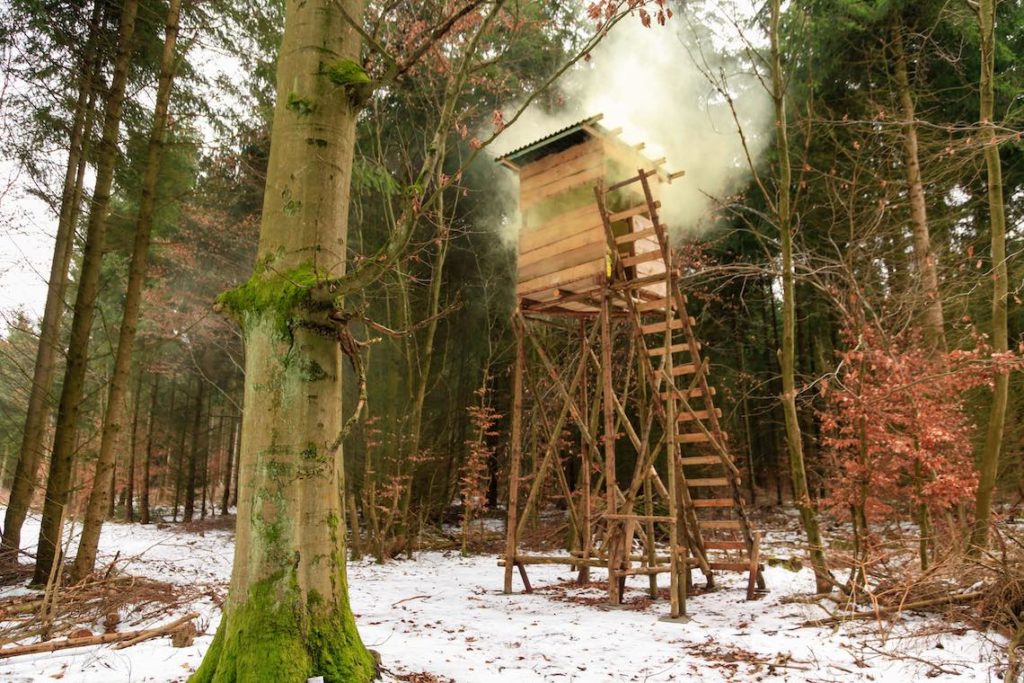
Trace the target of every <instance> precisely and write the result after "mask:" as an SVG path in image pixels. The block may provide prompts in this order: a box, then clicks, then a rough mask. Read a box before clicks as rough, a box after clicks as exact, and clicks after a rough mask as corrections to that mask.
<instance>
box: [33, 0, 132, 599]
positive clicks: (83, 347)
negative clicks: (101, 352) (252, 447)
mask: <svg viewBox="0 0 1024 683" xmlns="http://www.w3.org/2000/svg"><path fill="white" fill-rule="evenodd" d="M138 8H139V3H138V0H125V2H124V5H123V7H122V8H121V24H120V27H119V29H118V43H117V57H115V59H114V73H113V76H112V77H111V79H110V90H109V92H108V94H107V101H106V103H105V104H104V111H103V134H102V136H101V138H100V145H99V149H98V150H97V158H96V186H95V189H94V190H93V195H92V202H91V206H90V210H89V225H88V228H87V231H86V238H85V251H84V253H83V255H82V268H81V271H80V273H79V276H78V294H77V296H76V297H75V308H74V318H73V320H72V323H71V339H70V342H69V344H68V359H67V368H66V370H65V372H64V385H63V388H62V390H61V396H60V405H59V407H58V409H57V429H56V433H55V435H54V439H53V455H52V456H51V457H50V470H49V475H48V477H47V480H46V502H45V504H44V506H43V520H42V524H41V526H40V528H39V544H38V551H37V554H36V569H35V574H34V575H33V583H36V584H43V583H46V581H47V579H48V578H49V576H50V569H51V567H52V566H53V562H54V559H55V557H56V554H57V548H58V546H59V544H60V538H61V528H62V526H63V519H64V506H65V505H67V501H68V495H69V494H70V486H71V473H72V469H73V465H74V462H73V461H74V453H75V446H76V442H77V439H76V435H77V431H78V430H77V426H78V415H79V411H80V410H81V406H82V397H83V394H84V392H85V371H86V365H87V364H88V360H89V336H90V334H91V332H92V320H93V314H94V313H95V311H96V297H97V295H98V294H99V283H100V269H101V266H102V265H103V249H104V246H105V242H106V233H107V214H108V211H109V207H110V192H111V188H112V187H113V183H114V166H115V164H116V162H117V137H118V131H119V130H120V127H121V110H122V105H123V104H124V89H125V83H126V82H127V80H128V66H129V63H130V61H131V55H132V44H133V42H134V40H133V38H134V34H135V18H136V15H137V13H138Z"/></svg>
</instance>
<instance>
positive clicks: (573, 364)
mask: <svg viewBox="0 0 1024 683" xmlns="http://www.w3.org/2000/svg"><path fill="white" fill-rule="evenodd" d="M600 120H601V117H600V116H595V117H592V118H589V119H584V120H583V121H580V122H578V123H575V124H573V125H570V126H567V127H565V128H563V129H561V130H559V131H556V132H555V133H552V134H550V135H548V136H547V137H544V138H542V139H540V140H538V141H536V142H534V143H532V144H530V145H526V146H525V147H521V148H519V149H516V150H513V151H511V152H508V153H506V154H505V155H504V156H502V157H501V158H499V159H498V161H499V162H500V163H501V164H503V165H504V166H506V167H508V168H510V169H512V170H513V171H515V172H516V173H518V175H519V201H520V213H521V216H522V225H521V228H520V232H519V258H518V268H517V278H516V298H517V302H518V305H517V307H516V312H515V314H514V315H515V319H514V325H513V327H514V329H515V334H516V346H517V351H516V365H515V376H514V384H513V393H514V396H513V412H512V427H511V429H512V434H511V445H510V449H509V453H510V459H509V473H508V523H507V527H506V528H507V537H506V547H505V554H504V558H503V561H502V562H503V564H504V567H505V584H504V588H505V592H506V593H510V592H512V579H513V569H518V571H519V574H520V576H521V578H522V581H523V584H524V588H525V590H526V591H527V592H529V591H530V590H532V589H531V586H530V582H529V577H528V574H527V570H526V567H527V566H529V565H531V564H567V565H571V566H572V567H574V568H576V569H578V570H579V575H578V579H579V581H580V582H586V581H589V574H590V568H591V567H604V568H606V569H607V571H608V600H609V602H610V603H611V604H620V603H621V601H622V597H623V593H624V591H625V582H626V579H627V578H628V577H630V576H646V577H648V590H649V591H650V594H651V596H652V597H655V596H657V594H658V580H657V577H658V575H659V574H668V575H669V583H670V586H669V589H670V590H669V595H670V602H671V612H670V615H669V618H678V617H681V616H683V615H684V614H685V613H686V597H687V594H688V592H689V588H690V586H691V581H692V579H691V573H692V570H693V569H700V570H701V572H702V574H703V575H704V577H705V578H706V580H707V582H708V585H709V586H711V585H713V582H714V574H715V572H716V571H742V572H748V574H749V576H748V585H747V597H748V598H753V597H754V595H755V593H756V591H757V590H758V589H759V588H760V589H763V588H764V581H763V578H762V568H761V565H760V560H759V538H758V535H757V534H756V533H755V532H754V531H753V530H751V528H750V526H749V524H748V521H747V515H746V512H745V509H744V501H743V498H742V495H741V484H742V477H741V471H740V469H739V468H738V467H737V466H736V464H735V463H734V462H733V458H732V456H731V454H730V452H729V447H728V440H727V435H726V434H725V433H724V432H723V431H722V429H721V426H720V424H719V418H720V417H721V410H719V409H718V408H717V407H715V404H714V396H715V390H714V388H713V387H712V386H710V384H709V383H708V364H707V361H706V360H704V359H702V357H701V353H700V352H701V344H700V342H699V341H697V339H696V338H695V336H694V331H693V325H694V323H695V321H694V319H693V318H691V317H689V316H688V315H687V313H686V297H685V296H684V295H683V293H682V292H681V291H680V289H679V287H678V286H677V282H678V276H679V268H680V265H679V263H677V260H676V259H677V256H676V254H675V253H674V252H673V250H672V248H671V245H670V244H669V236H668V228H667V226H665V225H664V224H663V223H662V222H661V220H660V219H659V213H658V212H659V209H660V208H661V194H662V193H661V190H662V188H663V187H664V186H665V184H667V183H671V182H672V181H673V180H676V179H678V178H679V177H680V176H681V175H682V173H675V174H670V173H667V172H665V171H663V170H660V167H661V166H662V165H663V163H664V160H663V159H661V160H657V161H652V160H650V159H648V158H647V157H645V156H644V155H643V153H642V150H643V145H633V146H631V145H628V144H626V143H624V142H623V141H622V140H621V139H620V138H619V137H618V133H619V131H617V130H609V129H606V128H604V127H603V126H601V124H600ZM523 494H525V500H522V499H521V495H523ZM545 506H547V507H548V508H554V510H556V511H557V510H564V511H565V512H566V514H567V518H568V522H569V526H570V531H571V533H570V534H569V537H570V542H569V543H568V546H569V547H568V552H567V553H564V554H562V555H529V554H527V553H525V552H521V551H520V542H521V539H522V537H523V534H524V532H525V530H526V527H527V526H528V524H529V523H530V520H532V519H535V518H536V517H537V516H538V515H540V514H543V513H545V512H546V509H545Z"/></svg>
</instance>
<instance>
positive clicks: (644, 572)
mask: <svg viewBox="0 0 1024 683" xmlns="http://www.w3.org/2000/svg"><path fill="white" fill-rule="evenodd" d="M670 571H672V565H670V564H659V565H656V566H654V567H631V568H629V569H619V570H617V571H616V572H615V575H616V576H650V575H651V574H665V573H667V572H670Z"/></svg>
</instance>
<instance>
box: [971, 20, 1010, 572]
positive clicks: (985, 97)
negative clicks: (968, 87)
mask: <svg viewBox="0 0 1024 683" xmlns="http://www.w3.org/2000/svg"><path fill="white" fill-rule="evenodd" d="M978 23H979V28H980V32H981V84H980V90H981V108H980V109H981V140H982V142H983V143H984V145H985V170H986V173H987V175H988V209H989V220H990V222H991V230H992V352H993V354H1003V353H1006V351H1007V349H1008V348H1009V338H1008V331H1007V320H1006V298H1007V294H1008V292H1007V281H1008V274H1007V267H1006V212H1005V205H1004V203H1003V168H1002V162H1001V161H1000V159H999V142H998V140H997V139H996V129H995V125H994V123H993V117H994V109H995V49H996V42H995V41H996V39H995V1H994V0H980V2H979V3H978ZM1009 390H1010V377H1009V375H1008V374H1006V373H1003V372H999V373H997V374H996V376H995V386H994V387H993V392H992V408H991V410H990V411H989V418H988V431H987V432H986V434H985V450H984V451H982V454H981V463H980V467H979V469H980V470H981V472H980V475H981V477H980V480H979V481H978V495H977V498H976V500H975V506H974V530H973V532H972V533H971V549H972V551H973V552H980V551H981V550H983V549H985V548H986V547H987V546H988V536H989V528H990V526H991V522H992V497H993V493H994V491H995V486H996V475H997V474H998V471H999V455H1000V452H1001V451H1002V445H1003V431H1004V428H1005V426H1006V404H1007V400H1008V397H1009Z"/></svg>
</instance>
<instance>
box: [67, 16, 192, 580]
mask: <svg viewBox="0 0 1024 683" xmlns="http://www.w3.org/2000/svg"><path fill="white" fill-rule="evenodd" d="M180 11H181V0H171V1H170V3H169V4H168V8H167V23H166V26H165V33H164V47H163V53H162V55H161V57H160V77H159V81H158V85H157V95H156V105H155V107H154V109H153V124H152V128H151V130H150V134H149V144H148V147H147V150H146V171H145V175H144V176H143V179H142V198H141V201H140V202H139V216H138V219H137V221H136V223H135V239H134V244H133V245H132V256H131V262H130V265H129V266H128V284H127V287H126V290H125V301H124V313H123V314H122V317H121V329H120V331H119V333H118V339H117V351H116V353H115V356H114V371H113V374H112V376H111V379H110V386H109V387H108V390H107V410H106V414H105V415H104V417H103V431H102V434H101V437H100V451H99V456H98V457H97V460H96V477H95V478H94V479H93V487H92V491H91V492H90V494H89V503H88V506H87V508H86V513H85V520H84V523H83V526H82V538H81V540H80V542H79V545H78V554H77V555H76V556H75V562H74V565H73V567H72V570H71V578H72V580H78V579H81V578H82V577H84V576H87V575H88V574H89V573H90V572H92V570H93V567H94V566H95V564H96V550H97V548H98V546H99V540H100V530H101V529H102V527H103V510H104V509H105V508H106V507H107V506H108V505H109V501H110V499H111V496H112V495H113V491H112V490H109V489H107V487H106V486H105V482H106V481H108V478H107V477H106V476H105V475H106V472H108V471H109V470H110V469H111V468H113V466H114V458H115V455H116V452H115V448H114V446H115V442H116V437H117V434H118V433H119V432H120V431H121V430H122V429H123V428H124V424H123V423H124V419H125V405H124V404H125V401H124V398H125V394H126V393H127V390H128V383H129V381H130V375H131V366H132V349H133V348H134V346H135V333H136V330H137V329H138V324H139V310H140V309H141V306H142V290H143V286H144V284H145V278H146V266H147V263H146V261H147V256H148V254H149V242H150V235H151V234H152V229H153V215H154V210H155V207H156V184H157V179H158V177H159V173H160V159H161V157H162V155H163V137H164V129H165V128H166V125H167V110H168V105H169V103H170V98H171V85H172V82H173V80H174V60H175V51H176V45H177V38H178V15H179V14H180ZM140 382H141V375H140ZM137 401H138V397H137V396H136V402H137ZM134 455H135V454H134V453H131V454H130V455H129V457H130V462H131V463H134ZM129 490H131V484H129ZM126 505H127V506H130V505H131V502H130V501H127V502H126Z"/></svg>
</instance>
